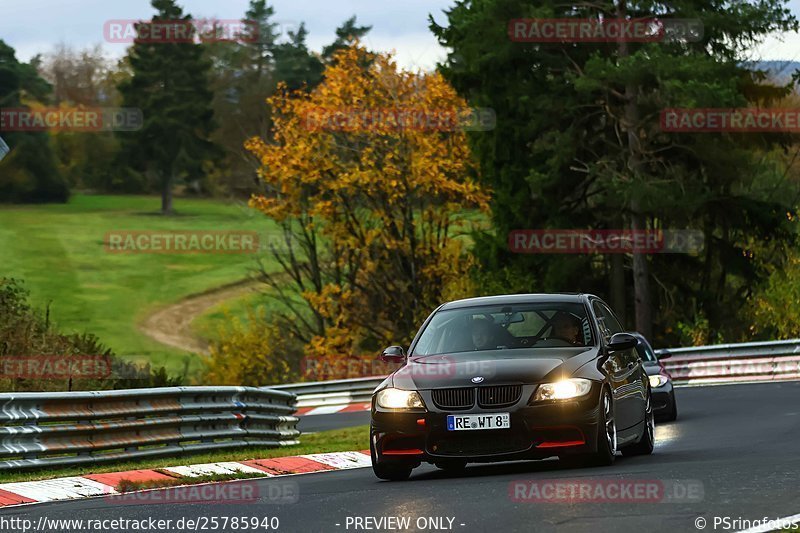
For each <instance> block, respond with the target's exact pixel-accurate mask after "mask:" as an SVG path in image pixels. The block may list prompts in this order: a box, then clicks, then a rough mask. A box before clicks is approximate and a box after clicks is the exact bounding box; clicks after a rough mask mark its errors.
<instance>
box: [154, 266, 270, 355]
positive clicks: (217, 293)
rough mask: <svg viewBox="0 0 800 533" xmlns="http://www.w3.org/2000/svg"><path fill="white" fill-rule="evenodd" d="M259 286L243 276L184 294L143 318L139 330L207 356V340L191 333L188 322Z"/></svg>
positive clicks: (160, 340) (163, 342)
mask: <svg viewBox="0 0 800 533" xmlns="http://www.w3.org/2000/svg"><path fill="white" fill-rule="evenodd" d="M260 285H261V283H259V282H258V281H255V280H252V279H246V280H242V281H238V282H236V283H231V284H229V285H223V286H222V287H217V288H215V289H211V290H208V291H206V292H202V293H199V294H193V295H191V296H187V297H186V298H184V299H182V300H180V301H179V302H176V303H174V304H172V305H169V306H167V307H164V308H162V309H159V310H158V311H156V312H155V313H153V314H152V315H150V316H149V317H147V319H146V320H145V321H144V322H142V323H141V324H140V325H139V330H140V331H141V332H143V333H144V334H145V335H147V336H148V337H150V338H151V339H154V340H156V341H158V342H160V343H161V344H166V345H167V346H172V347H174V348H178V349H180V350H185V351H187V352H192V353H199V354H203V355H208V353H209V351H208V342H206V341H205V340H203V339H200V338H198V337H197V336H196V335H194V333H193V332H192V328H191V324H192V321H193V320H194V319H195V318H197V317H198V316H200V315H201V314H203V313H205V312H206V311H208V310H209V309H211V308H212V307H214V306H215V305H217V304H219V303H221V302H224V301H225V300H231V299H233V298H236V297H239V296H242V295H245V294H247V293H252V292H255V291H256V289H258V287H259V286H260Z"/></svg>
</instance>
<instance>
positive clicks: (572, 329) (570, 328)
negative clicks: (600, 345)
mask: <svg viewBox="0 0 800 533" xmlns="http://www.w3.org/2000/svg"><path fill="white" fill-rule="evenodd" d="M550 323H551V324H552V326H553V333H552V334H551V336H552V337H554V338H558V339H562V340H565V341H567V342H568V343H570V344H574V345H575V346H583V339H582V338H581V322H580V320H578V318H577V317H575V316H573V315H571V314H569V313H567V312H564V311H558V312H557V313H556V314H555V315H553V318H552V320H551V321H550Z"/></svg>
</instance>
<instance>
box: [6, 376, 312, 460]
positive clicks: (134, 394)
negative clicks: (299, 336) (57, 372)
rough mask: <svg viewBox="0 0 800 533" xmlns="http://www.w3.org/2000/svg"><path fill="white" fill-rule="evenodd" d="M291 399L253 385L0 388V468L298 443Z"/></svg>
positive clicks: (282, 393)
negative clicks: (73, 389)
mask: <svg viewBox="0 0 800 533" xmlns="http://www.w3.org/2000/svg"><path fill="white" fill-rule="evenodd" d="M295 402H296V397H295V395H294V394H292V393H291V392H287V391H279V390H273V389H267V388H254V387H163V388H154V389H131V390H117V391H94V392H59V393H47V392H28V393H9V394H0V421H1V422H2V426H0V470H7V469H20V468H30V467H43V466H60V465H84V464H95V463H100V462H104V461H116V460H120V459H132V458H142V457H155V456H165V455H176V454H180V453H182V452H193V451H201V450H216V449H223V448H240V447H244V446H267V447H278V446H286V445H292V444H297V443H298V441H297V437H298V435H299V434H300V432H299V431H298V430H297V429H296V425H297V422H298V418H297V417H295V416H292V414H293V413H294V412H295V410H296V409H295Z"/></svg>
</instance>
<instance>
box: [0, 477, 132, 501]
mask: <svg viewBox="0 0 800 533" xmlns="http://www.w3.org/2000/svg"><path fill="white" fill-rule="evenodd" d="M0 489H3V490H5V491H8V492H12V493H14V494H19V495H20V496H24V497H25V498H30V499H31V500H35V501H37V502H51V501H56V500H72V499H75V498H87V497H89V496H102V495H104V494H117V491H116V490H114V488H113V487H110V486H108V485H104V484H103V483H98V482H97V481H94V480H92V479H88V478H84V477H64V478H59V479H46V480H43V481H24V482H21V483H4V484H3V485H0Z"/></svg>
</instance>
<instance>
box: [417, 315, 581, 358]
mask: <svg viewBox="0 0 800 533" xmlns="http://www.w3.org/2000/svg"><path fill="white" fill-rule="evenodd" d="M593 344H594V338H593V335H592V328H591V327H589V317H588V316H587V314H586V308H585V307H584V306H583V304H580V303H563V302H552V303H535V304H517V305H504V306H497V305H494V306H476V307H469V308H462V309H448V310H443V311H439V312H437V313H436V315H434V316H433V318H432V319H431V321H430V322H429V323H428V324H427V326H425V329H424V331H423V332H422V334H421V335H420V337H419V341H418V342H417V344H416V346H415V347H414V349H413V353H412V355H434V354H446V353H459V352H470V351H480V350H497V349H515V348H532V347H534V346H535V347H537V348H559V347H561V348H563V347H569V346H592V345H593Z"/></svg>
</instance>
